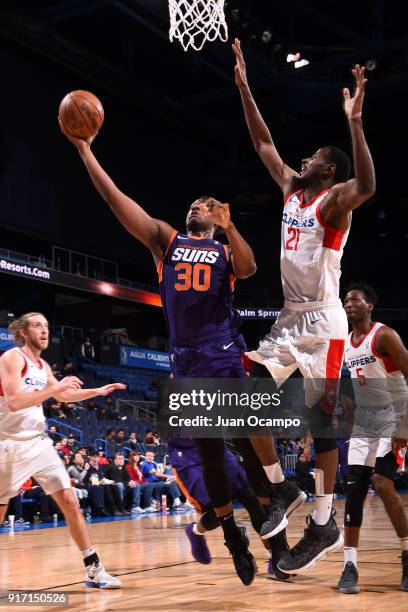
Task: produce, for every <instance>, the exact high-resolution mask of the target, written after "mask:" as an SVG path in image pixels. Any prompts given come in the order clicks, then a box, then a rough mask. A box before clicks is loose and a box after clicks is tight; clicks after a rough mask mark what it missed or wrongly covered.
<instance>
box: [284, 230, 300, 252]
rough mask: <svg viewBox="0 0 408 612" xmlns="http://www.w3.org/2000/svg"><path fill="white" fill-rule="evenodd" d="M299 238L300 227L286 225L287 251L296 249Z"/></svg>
mask: <svg viewBox="0 0 408 612" xmlns="http://www.w3.org/2000/svg"><path fill="white" fill-rule="evenodd" d="M299 238H300V229H298V228H297V227H288V239H287V240H286V241H285V249H286V250H287V251H297V250H298V244H299Z"/></svg>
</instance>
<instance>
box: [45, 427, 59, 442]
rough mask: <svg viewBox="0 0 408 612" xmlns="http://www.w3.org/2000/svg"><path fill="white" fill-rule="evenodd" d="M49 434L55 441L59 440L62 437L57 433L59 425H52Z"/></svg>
mask: <svg viewBox="0 0 408 612" xmlns="http://www.w3.org/2000/svg"><path fill="white" fill-rule="evenodd" d="M48 435H49V437H50V438H51V440H52V441H53V442H58V440H60V439H61V436H60V435H58V433H57V427H56V426H55V425H50V426H49V428H48Z"/></svg>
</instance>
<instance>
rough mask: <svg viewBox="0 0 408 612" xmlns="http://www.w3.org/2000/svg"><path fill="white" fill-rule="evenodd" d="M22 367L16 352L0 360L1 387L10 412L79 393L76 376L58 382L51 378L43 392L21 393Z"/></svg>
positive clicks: (9, 352) (22, 363)
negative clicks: (63, 395)
mask: <svg viewBox="0 0 408 612" xmlns="http://www.w3.org/2000/svg"><path fill="white" fill-rule="evenodd" d="M24 365H25V361H24V358H23V357H22V356H21V355H20V354H19V353H18V351H7V352H6V353H4V355H2V356H1V358H0V380H1V386H2V388H3V393H4V397H5V398H6V401H7V406H8V408H9V410H10V411H11V412H17V411H18V410H24V409H25V408H29V407H30V406H36V405H38V404H42V402H45V400H47V399H50V398H51V397H55V398H57V397H59V396H60V395H62V394H64V393H68V392H69V391H71V392H72V391H74V390H76V391H77V392H80V391H78V390H79V389H80V388H81V385H82V381H81V380H79V378H77V377H76V376H67V377H65V378H63V379H62V380H61V381H60V382H58V380H57V379H56V378H54V377H53V380H52V381H51V382H50V384H49V385H47V387H46V388H45V389H44V390H43V391H27V392H25V391H21V372H22V370H23V368H24ZM50 371H51V368H50Z"/></svg>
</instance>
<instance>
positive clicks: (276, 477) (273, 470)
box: [263, 461, 285, 484]
mask: <svg viewBox="0 0 408 612" xmlns="http://www.w3.org/2000/svg"><path fill="white" fill-rule="evenodd" d="M263 469H264V470H265V474H266V476H267V478H268V480H269V482H271V483H272V484H278V483H279V482H283V481H284V480H285V477H284V475H283V472H282V468H281V464H280V463H279V461H277V462H276V463H272V465H264V466H263Z"/></svg>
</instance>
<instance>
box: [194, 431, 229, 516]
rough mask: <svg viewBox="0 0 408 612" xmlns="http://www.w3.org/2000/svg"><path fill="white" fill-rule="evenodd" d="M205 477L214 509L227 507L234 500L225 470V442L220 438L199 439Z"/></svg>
mask: <svg viewBox="0 0 408 612" xmlns="http://www.w3.org/2000/svg"><path fill="white" fill-rule="evenodd" d="M195 443H196V446H197V448H198V451H199V453H200V458H201V463H202V466H203V476H204V482H205V486H206V487H207V491H208V495H209V496H210V500H211V503H212V504H213V506H214V508H221V507H222V506H226V505H227V504H229V503H230V502H231V500H232V491H231V483H230V480H229V478H228V474H227V471H226V469H225V461H224V440H223V439H220V438H197V439H196V440H195Z"/></svg>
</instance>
